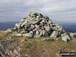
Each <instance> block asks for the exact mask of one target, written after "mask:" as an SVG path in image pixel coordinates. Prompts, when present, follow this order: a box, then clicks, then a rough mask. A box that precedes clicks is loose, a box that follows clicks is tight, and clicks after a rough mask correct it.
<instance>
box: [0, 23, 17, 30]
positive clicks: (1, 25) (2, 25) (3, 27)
mask: <svg viewBox="0 0 76 57" xmlns="http://www.w3.org/2000/svg"><path fill="white" fill-rule="evenodd" d="M16 23H17V22H4V23H0V30H6V29H8V28H12V27H14V25H15V24H16Z"/></svg>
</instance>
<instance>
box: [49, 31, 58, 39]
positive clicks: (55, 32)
mask: <svg viewBox="0 0 76 57" xmlns="http://www.w3.org/2000/svg"><path fill="white" fill-rule="evenodd" d="M50 37H53V38H57V37H58V31H53V32H52V34H51V35H50Z"/></svg>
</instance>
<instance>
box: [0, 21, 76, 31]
mask: <svg viewBox="0 0 76 57" xmlns="http://www.w3.org/2000/svg"><path fill="white" fill-rule="evenodd" d="M16 23H18V22H4V23H0V30H6V29H8V28H13V27H14V26H15V24H16ZM59 24H60V25H62V26H63V27H64V28H65V29H66V30H67V31H68V32H76V24H75V23H59Z"/></svg>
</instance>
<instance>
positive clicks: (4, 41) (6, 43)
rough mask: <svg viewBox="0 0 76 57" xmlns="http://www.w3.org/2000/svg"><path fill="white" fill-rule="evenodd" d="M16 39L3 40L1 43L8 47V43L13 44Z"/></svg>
mask: <svg viewBox="0 0 76 57" xmlns="http://www.w3.org/2000/svg"><path fill="white" fill-rule="evenodd" d="M13 42H14V40H3V41H1V45H2V46H3V47H4V48H6V47H7V46H8V45H10V44H12V43H13Z"/></svg>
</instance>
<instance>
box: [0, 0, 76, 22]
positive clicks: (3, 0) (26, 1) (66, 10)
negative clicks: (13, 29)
mask: <svg viewBox="0 0 76 57" xmlns="http://www.w3.org/2000/svg"><path fill="white" fill-rule="evenodd" d="M32 11H33V12H41V13H42V14H43V15H45V16H49V17H50V19H52V20H53V21H54V22H76V0H0V22H9V21H10V22H13V21H15V22H16V21H20V20H21V19H22V18H24V17H26V16H28V14H29V12H32Z"/></svg>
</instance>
